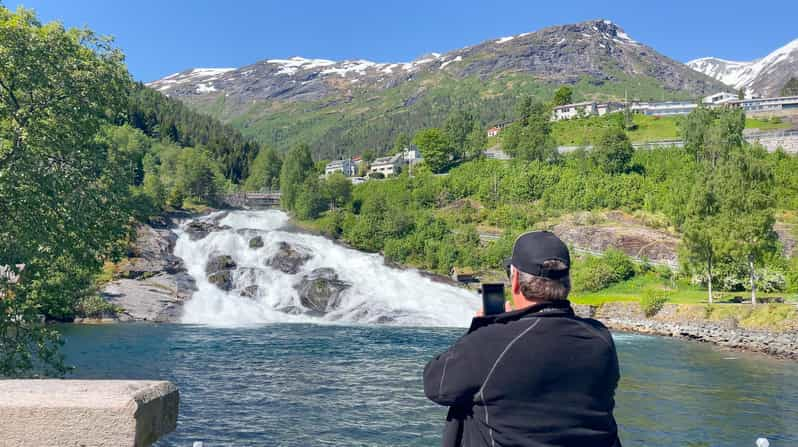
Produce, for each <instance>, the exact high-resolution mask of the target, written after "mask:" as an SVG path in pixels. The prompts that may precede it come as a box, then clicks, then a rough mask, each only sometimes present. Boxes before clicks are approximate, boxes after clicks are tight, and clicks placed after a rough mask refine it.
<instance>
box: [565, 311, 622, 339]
mask: <svg viewBox="0 0 798 447" xmlns="http://www.w3.org/2000/svg"><path fill="white" fill-rule="evenodd" d="M570 319H571V320H572V321H574V322H576V323H577V324H579V326H580V327H581V328H582V329H584V330H586V331H588V332H590V333H592V334H593V335H595V336H597V337H599V338H601V339H602V340H604V341H605V342H606V343H608V344H609V345H610V346H611V347H614V346H615V343H614V342H613V341H612V334H611V333H610V330H609V328H607V326H605V325H604V323H602V322H601V321H598V320H596V319H594V318H584V317H579V316H576V315H574V316H573V317H571V318H570Z"/></svg>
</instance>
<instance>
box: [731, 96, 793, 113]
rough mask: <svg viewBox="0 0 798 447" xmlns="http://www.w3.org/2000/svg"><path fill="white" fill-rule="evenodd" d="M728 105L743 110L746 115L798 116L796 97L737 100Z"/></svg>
mask: <svg viewBox="0 0 798 447" xmlns="http://www.w3.org/2000/svg"><path fill="white" fill-rule="evenodd" d="M729 104H730V105H732V106H733V107H739V108H741V109H743V110H744V111H745V113H746V114H754V115H756V114H765V115H798V96H781V97H777V98H757V99H753V98H749V99H738V100H735V101H730V102H729Z"/></svg>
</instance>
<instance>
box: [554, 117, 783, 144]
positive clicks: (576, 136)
mask: <svg viewBox="0 0 798 447" xmlns="http://www.w3.org/2000/svg"><path fill="white" fill-rule="evenodd" d="M633 119H634V122H635V124H637V129H635V130H631V131H628V132H627V134H628V135H629V139H630V140H632V142H633V143H642V142H646V141H658V140H672V139H678V138H679V129H678V121H679V119H680V118H679V117H675V116H668V117H656V116H648V115H639V114H637V115H634V118H633ZM612 122H613V120H611V119H608V118H607V116H603V117H589V118H582V119H573V120H563V121H558V122H556V123H554V126H553V134H554V138H555V140H556V141H557V144H559V145H561V146H582V145H589V144H592V142H593V140H594V138H596V137H597V136H598V135H600V133H601V131H602V130H603V129H605V128H606V127H607V126H609V125H610V124H611V123H612ZM745 127H746V129H759V130H762V131H767V130H778V129H787V128H789V127H791V124H790V123H789V122H782V121H781V120H778V119H777V120H762V119H754V118H746V120H745Z"/></svg>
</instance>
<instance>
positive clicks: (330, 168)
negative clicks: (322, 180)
mask: <svg viewBox="0 0 798 447" xmlns="http://www.w3.org/2000/svg"><path fill="white" fill-rule="evenodd" d="M336 172H340V173H341V174H343V175H344V176H346V177H353V176H355V175H356V174H357V166H356V165H355V163H353V162H352V160H351V159H344V160H334V161H331V162H329V163H327V166H326V167H325V168H324V175H331V174H334V173H336Z"/></svg>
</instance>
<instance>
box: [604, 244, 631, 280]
mask: <svg viewBox="0 0 798 447" xmlns="http://www.w3.org/2000/svg"><path fill="white" fill-rule="evenodd" d="M603 259H604V262H605V263H606V264H607V265H608V266H609V268H610V269H611V270H612V275H613V282H620V281H626V280H627V279H629V278H631V277H633V276H635V264H634V263H633V262H632V258H630V257H629V256H628V255H627V254H626V253H624V252H622V251H620V250H616V249H614V248H611V249H609V250H607V251H605V252H604V257H603Z"/></svg>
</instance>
